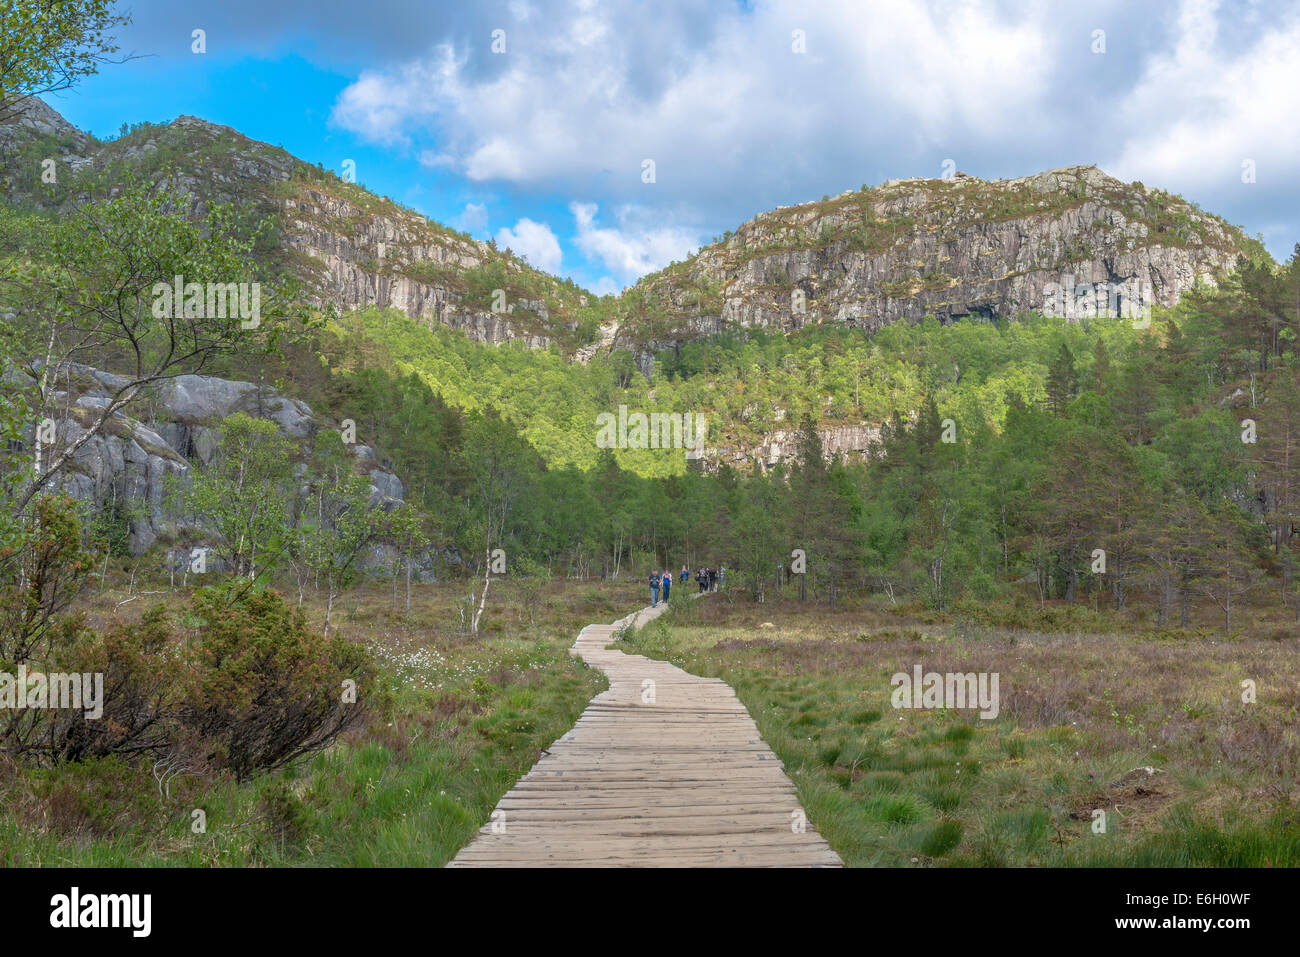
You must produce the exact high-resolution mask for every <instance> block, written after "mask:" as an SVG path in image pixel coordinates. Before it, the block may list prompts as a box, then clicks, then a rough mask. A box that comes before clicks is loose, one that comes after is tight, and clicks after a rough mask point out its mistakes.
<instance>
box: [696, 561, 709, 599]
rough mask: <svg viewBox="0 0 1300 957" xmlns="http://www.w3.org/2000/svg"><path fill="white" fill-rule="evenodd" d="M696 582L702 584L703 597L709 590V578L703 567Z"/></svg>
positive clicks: (701, 592)
mask: <svg viewBox="0 0 1300 957" xmlns="http://www.w3.org/2000/svg"><path fill="white" fill-rule="evenodd" d="M695 580H696V581H697V582H699V583H700V594H701V595H703V594H704V593H705V592H706V591H708V589H709V576H708V573H707V572H706V571H705V569H704V567H703V566H701V567H700V570H699V573H698V574H697V575H696V576H695Z"/></svg>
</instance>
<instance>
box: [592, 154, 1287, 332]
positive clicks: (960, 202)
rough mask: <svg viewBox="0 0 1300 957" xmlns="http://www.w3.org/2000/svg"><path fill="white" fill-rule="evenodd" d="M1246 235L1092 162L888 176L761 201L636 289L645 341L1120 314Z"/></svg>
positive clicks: (1237, 247)
mask: <svg viewBox="0 0 1300 957" xmlns="http://www.w3.org/2000/svg"><path fill="white" fill-rule="evenodd" d="M1243 253H1246V254H1248V255H1250V256H1253V257H1262V256H1267V253H1265V252H1264V251H1263V249H1262V247H1261V246H1260V244H1259V243H1258V241H1256V240H1251V239H1249V238H1248V237H1246V236H1245V235H1244V233H1243V232H1242V230H1241V229H1240V228H1238V227H1235V226H1231V225H1229V224H1228V223H1227V222H1225V221H1224V220H1222V219H1220V218H1219V217H1217V216H1213V215H1210V214H1208V213H1205V212H1203V211H1202V210H1200V209H1199V208H1197V207H1196V206H1195V205H1194V204H1191V203H1188V202H1187V201H1185V200H1183V199H1181V198H1179V197H1177V196H1173V195H1171V194H1169V193H1166V192H1164V191H1162V190H1158V189H1151V188H1148V187H1146V186H1144V185H1143V184H1141V183H1131V184H1125V183H1122V182H1120V181H1119V180H1116V179H1114V178H1113V177H1110V176H1108V175H1106V174H1105V173H1103V172H1102V171H1101V170H1099V169H1097V168H1096V167H1093V166H1078V167H1070V168H1067V169H1059V170H1051V171H1049V172H1045V173H1039V174H1038V175H1035V176H1028V177H1023V178H1020V179H1010V180H997V181H993V182H989V181H985V180H981V179H977V178H975V177H971V176H967V175H965V174H962V173H958V174H957V175H956V176H954V177H953V178H951V179H907V180H891V181H889V182H887V183H884V184H882V185H881V186H877V187H874V188H868V187H866V186H863V187H862V188H861V189H860V190H856V191H848V192H845V193H842V194H840V195H839V196H836V197H834V198H833V199H831V198H826V199H823V200H822V201H821V202H816V203H807V204H804V205H801V206H792V207H782V208H779V209H776V210H773V211H772V212H768V213H763V214H761V215H759V216H756V217H755V218H754V219H752V220H750V221H749V222H747V223H745V224H744V225H742V226H741V227H740V228H738V229H737V230H736V231H735V232H734V233H731V234H729V235H727V236H726V237H724V238H722V239H720V240H718V241H715V242H714V243H713V244H711V245H709V246H706V247H704V248H703V249H701V250H700V251H699V252H698V253H696V254H695V255H693V256H692V257H691V258H690V259H688V260H687V261H686V262H684V263H678V264H674V265H672V266H670V267H668V268H667V269H664V270H662V271H661V272H659V273H656V274H652V275H650V276H647V277H645V278H643V279H642V280H641V281H640V282H639V283H638V284H637V286H636V288H635V289H634V290H631V291H629V292H628V293H625V295H630V296H635V297H637V298H638V299H639V300H640V301H641V302H642V303H644V307H645V310H646V312H647V313H649V314H652V315H655V316H656V317H657V318H656V319H655V320H652V321H650V322H647V323H645V324H643V325H640V326H632V327H629V328H626V329H622V330H619V332H618V334H617V336H616V338H617V339H618V341H619V342H620V343H621V344H623V345H626V346H628V347H631V348H638V347H639V348H641V349H643V350H654V349H656V348H662V347H663V346H665V345H667V344H671V343H672V342H673V341H678V340H681V339H683V338H694V337H697V336H701V335H708V334H711V333H715V332H717V331H719V330H721V329H723V328H726V327H742V328H745V327H764V328H768V329H772V330H774V331H785V332H790V331H793V330H796V329H799V328H801V327H803V326H806V325H809V324H818V323H839V324H843V325H848V326H853V327H856V328H860V329H862V330H864V331H866V332H873V331H875V330H877V329H879V328H880V327H881V326H883V325H885V324H886V323H890V322H898V321H915V320H918V319H921V318H923V317H925V316H929V315H933V316H935V317H937V318H939V319H940V321H951V320H953V319H957V318H961V317H976V318H984V319H990V318H993V317H994V316H1015V315H1016V314H1018V313H1022V312H1025V311H1029V310H1037V311H1042V312H1048V313H1054V314H1057V315H1062V316H1064V317H1067V318H1074V317H1075V316H1076V315H1089V314H1095V315H1106V314H1112V315H1116V316H1128V315H1130V314H1131V315H1133V317H1134V318H1137V317H1138V316H1139V315H1140V313H1141V312H1142V310H1143V309H1145V308H1147V307H1149V306H1152V305H1161V306H1169V305H1172V304H1173V303H1175V302H1177V300H1178V298H1179V296H1181V295H1182V294H1183V293H1184V292H1185V291H1186V290H1188V289H1189V288H1191V287H1192V286H1193V285H1195V284H1196V283H1197V282H1201V281H1205V282H1213V281H1214V280H1215V279H1216V278H1217V277H1219V276H1221V275H1223V274H1224V273H1225V272H1227V271H1230V270H1231V269H1232V268H1233V266H1234V265H1235V264H1236V261H1237V258H1238V256H1239V255H1241V254H1243Z"/></svg>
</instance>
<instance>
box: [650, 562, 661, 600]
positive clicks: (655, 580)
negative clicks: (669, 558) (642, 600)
mask: <svg viewBox="0 0 1300 957" xmlns="http://www.w3.org/2000/svg"><path fill="white" fill-rule="evenodd" d="M657 604H659V571H658V569H656V570H655V571H652V572H651V573H650V607H651V608H653V607H654V606H655V605H657Z"/></svg>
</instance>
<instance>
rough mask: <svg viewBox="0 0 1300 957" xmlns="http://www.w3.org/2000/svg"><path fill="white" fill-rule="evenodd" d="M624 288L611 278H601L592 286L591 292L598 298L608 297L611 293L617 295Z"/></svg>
mask: <svg viewBox="0 0 1300 957" xmlns="http://www.w3.org/2000/svg"><path fill="white" fill-rule="evenodd" d="M622 288H623V287H622V286H621V285H619V284H618V283H617V282H615V281H614V280H613V278H612V277H610V276H601V277H600V278H599V279H597V280H596V281H595V282H594V283H592V284H591V291H592V292H594V293H595V294H596V295H598V296H608V295H610V294H611V293H617V292H619V291H620V290H622Z"/></svg>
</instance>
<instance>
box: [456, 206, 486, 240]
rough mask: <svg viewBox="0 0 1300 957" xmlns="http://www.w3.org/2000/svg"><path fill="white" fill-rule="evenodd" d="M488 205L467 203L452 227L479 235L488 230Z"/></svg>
mask: <svg viewBox="0 0 1300 957" xmlns="http://www.w3.org/2000/svg"><path fill="white" fill-rule="evenodd" d="M487 224H488V215H487V204H485V203H466V204H465V208H464V209H463V210H461V212H460V215H459V216H457V217H456V218H455V219H454V220H452V225H453V226H455V227H456V228H457V229H459V230H461V231H462V232H466V233H470V234H473V233H479V232H482V231H483V230H485V229H487Z"/></svg>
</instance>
